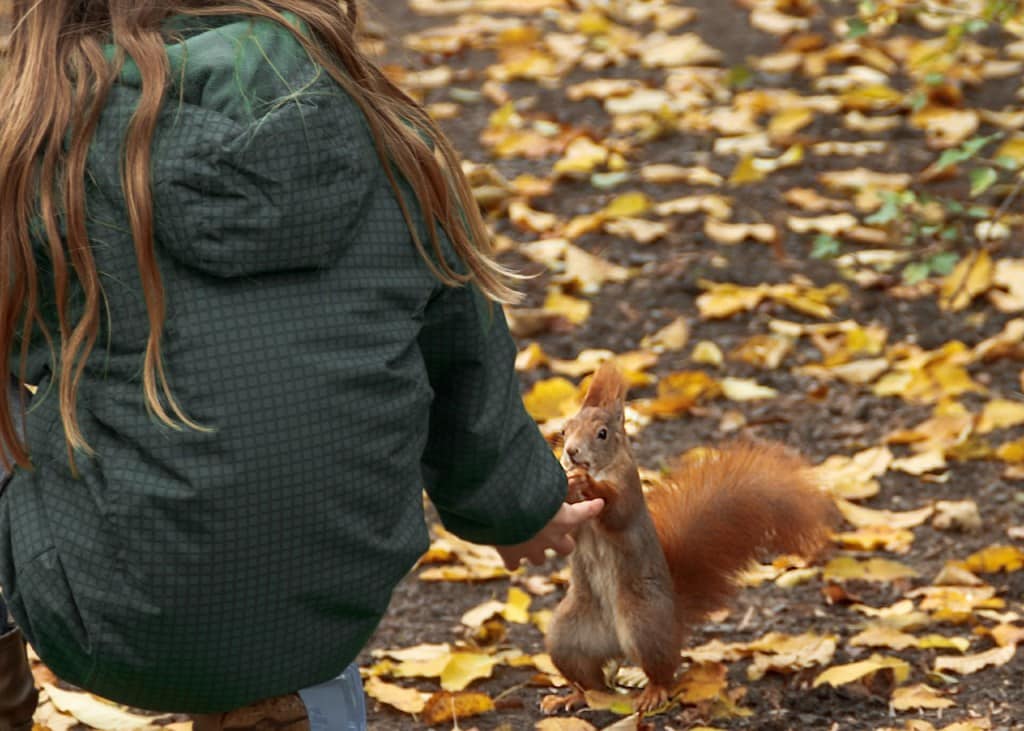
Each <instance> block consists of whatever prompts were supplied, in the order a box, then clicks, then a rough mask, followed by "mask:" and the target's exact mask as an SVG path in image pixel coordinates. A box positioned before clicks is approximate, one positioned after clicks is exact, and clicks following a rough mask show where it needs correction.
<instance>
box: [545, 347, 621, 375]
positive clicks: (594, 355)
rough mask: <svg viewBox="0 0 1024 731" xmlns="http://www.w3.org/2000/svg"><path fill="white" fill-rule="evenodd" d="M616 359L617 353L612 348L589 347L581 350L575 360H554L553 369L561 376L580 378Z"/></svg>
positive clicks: (552, 362)
mask: <svg viewBox="0 0 1024 731" xmlns="http://www.w3.org/2000/svg"><path fill="white" fill-rule="evenodd" d="M614 359H615V353H613V352H612V351H610V350H604V349H601V348H588V349H587V350H581V351H580V352H579V354H578V355H577V356H576V358H575V359H574V360H561V359H559V358H556V359H554V360H552V361H551V370H552V371H554V372H555V373H557V374H558V375H560V376H569V377H570V378H580V377H581V376H585V375H588V374H590V373H593V372H594V371H596V370H597V369H598V368H600V367H601V364H602V363H604V362H605V361H609V360H614Z"/></svg>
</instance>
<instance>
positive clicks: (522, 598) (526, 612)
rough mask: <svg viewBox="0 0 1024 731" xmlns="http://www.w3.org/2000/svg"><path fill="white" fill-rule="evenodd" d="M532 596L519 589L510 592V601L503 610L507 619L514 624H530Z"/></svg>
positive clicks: (513, 588) (515, 588)
mask: <svg viewBox="0 0 1024 731" xmlns="http://www.w3.org/2000/svg"><path fill="white" fill-rule="evenodd" d="M531 601H532V599H531V598H530V595H529V594H527V593H526V592H525V591H523V590H522V589H520V588H518V587H515V586H513V587H511V588H509V590H508V601H507V602H506V603H505V607H504V609H503V610H502V615H503V616H504V617H505V619H506V620H507V621H509V622H512V623H513V624H528V623H529V621H530V602H531Z"/></svg>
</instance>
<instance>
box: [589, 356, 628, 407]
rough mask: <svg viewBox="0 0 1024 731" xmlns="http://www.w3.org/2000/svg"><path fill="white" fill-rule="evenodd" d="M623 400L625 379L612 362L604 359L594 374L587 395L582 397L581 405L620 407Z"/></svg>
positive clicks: (624, 397)
mask: <svg viewBox="0 0 1024 731" xmlns="http://www.w3.org/2000/svg"><path fill="white" fill-rule="evenodd" d="M625 400H626V381H625V380H624V379H623V378H622V374H621V373H619V369H618V368H616V367H615V364H614V363H612V362H611V361H605V362H604V363H603V364H602V365H601V367H600V368H598V369H597V373H595V374H594V379H593V380H592V381H591V382H590V388H588V389H587V395H586V396H585V397H584V399H583V405H584V406H595V407H598V408H604V409H607V408H612V407H615V406H618V407H619V408H621V407H622V406H623V404H624V403H625Z"/></svg>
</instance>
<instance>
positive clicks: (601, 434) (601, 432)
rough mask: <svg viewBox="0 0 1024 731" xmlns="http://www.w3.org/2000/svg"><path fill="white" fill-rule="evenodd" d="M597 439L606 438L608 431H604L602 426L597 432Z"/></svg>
mask: <svg viewBox="0 0 1024 731" xmlns="http://www.w3.org/2000/svg"><path fill="white" fill-rule="evenodd" d="M597 438H598V439H607V438H608V430H607V429H605V428H604V427H603V426H602V427H601V429H600V430H599V431H598V432H597Z"/></svg>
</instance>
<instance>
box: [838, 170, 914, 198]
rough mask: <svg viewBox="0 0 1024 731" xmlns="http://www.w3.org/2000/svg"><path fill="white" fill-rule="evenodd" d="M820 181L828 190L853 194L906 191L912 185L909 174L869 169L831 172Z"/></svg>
mask: <svg viewBox="0 0 1024 731" xmlns="http://www.w3.org/2000/svg"><path fill="white" fill-rule="evenodd" d="M818 179H819V180H821V182H822V183H823V184H824V185H825V186H826V187H828V188H838V189H840V190H846V191H851V192H858V191H861V190H865V189H867V190H895V191H900V190H906V188H907V186H909V185H910V183H911V180H912V178H911V176H910V174H909V173H879V172H876V171H874V170H868V169H867V168H862V167H860V168H853V169H852V170H830V171H828V172H824V173H821V174H820V175H819V176H818Z"/></svg>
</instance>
